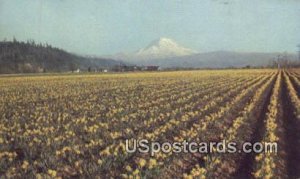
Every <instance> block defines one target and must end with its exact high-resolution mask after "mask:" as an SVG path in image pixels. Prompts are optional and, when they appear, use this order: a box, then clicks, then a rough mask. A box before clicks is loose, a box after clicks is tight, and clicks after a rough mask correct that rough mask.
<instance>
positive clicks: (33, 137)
mask: <svg viewBox="0 0 300 179" xmlns="http://www.w3.org/2000/svg"><path fill="white" fill-rule="evenodd" d="M299 96H300V70H299V69H284V70H283V69H280V70H277V69H249V70H246V69H245V70H238V69H236V70H200V71H176V72H139V73H115V74H109V73H103V74H92V73H90V74H62V75H60V74H53V75H35V76H33V75H32V76H0V178H69V177H76V178H109V177H113V178H251V177H252V178H289V177H294V176H298V177H300V174H299V173H300V172H299V171H300V152H299V151H300V144H299V143H300V141H299V139H300V98H299ZM126 139H147V140H149V141H158V142H182V141H184V140H189V141H195V142H203V141H204V142H205V141H207V142H209V141H215V142H218V141H222V140H226V141H232V142H238V143H239V144H242V143H243V142H246V141H250V142H277V143H278V152H277V153H239V152H236V153H217V152H213V153H184V152H182V153H174V152H170V153H163V152H158V153H156V154H155V155H154V156H151V155H150V153H139V152H135V153H129V152H127V151H126V147H125V140H126ZM240 147H241V146H238V148H240Z"/></svg>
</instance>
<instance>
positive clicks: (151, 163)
mask: <svg viewBox="0 0 300 179" xmlns="http://www.w3.org/2000/svg"><path fill="white" fill-rule="evenodd" d="M156 165H157V161H156V160H155V159H150V161H149V168H150V169H152V168H153V167H155V166H156Z"/></svg>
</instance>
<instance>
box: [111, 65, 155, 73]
mask: <svg viewBox="0 0 300 179" xmlns="http://www.w3.org/2000/svg"><path fill="white" fill-rule="evenodd" d="M158 70H159V66H137V65H118V66H114V67H113V68H112V69H111V71H113V72H129V71H158Z"/></svg>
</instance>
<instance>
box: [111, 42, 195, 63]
mask: <svg viewBox="0 0 300 179" xmlns="http://www.w3.org/2000/svg"><path fill="white" fill-rule="evenodd" d="M195 53H197V52H196V51H194V50H191V49H188V48H185V47H182V46H180V45H179V44H177V43H176V42H175V41H174V40H172V39H169V38H165V37H161V38H159V39H157V40H155V41H153V42H151V43H150V44H149V45H148V46H147V47H146V48H142V49H140V50H138V51H136V52H134V53H131V54H124V53H123V54H122V53H120V54H117V55H116V58H117V59H122V60H126V61H131V62H138V61H145V60H151V59H166V58H171V57H182V56H189V55H193V54H195Z"/></svg>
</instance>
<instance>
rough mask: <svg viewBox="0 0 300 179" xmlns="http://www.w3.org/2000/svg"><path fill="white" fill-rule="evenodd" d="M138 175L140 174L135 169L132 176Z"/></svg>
mask: <svg viewBox="0 0 300 179" xmlns="http://www.w3.org/2000/svg"><path fill="white" fill-rule="evenodd" d="M139 173H140V171H139V170H138V169H135V170H134V171H133V173H132V174H133V175H138V174H139Z"/></svg>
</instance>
